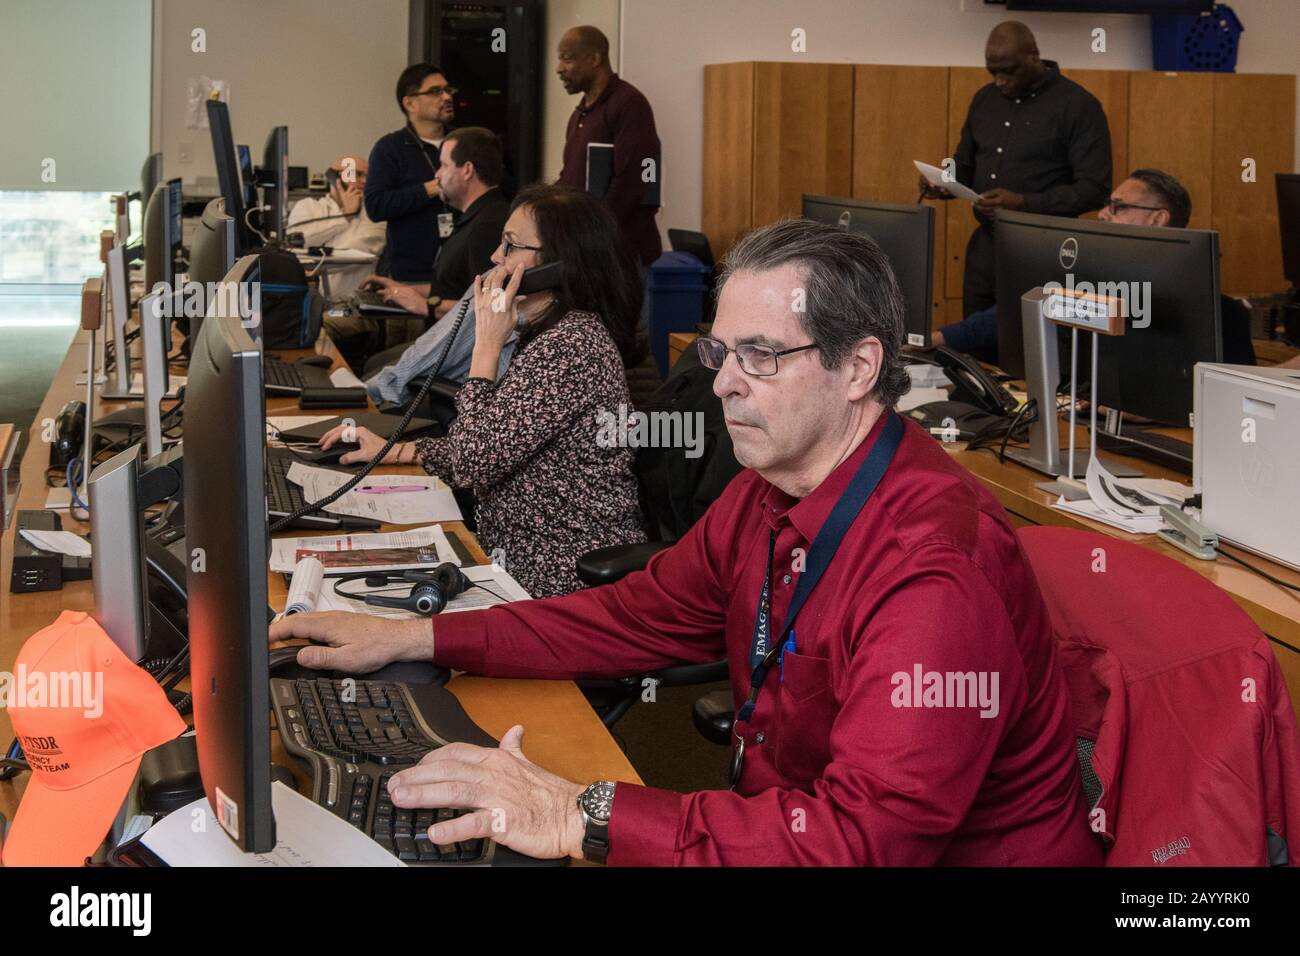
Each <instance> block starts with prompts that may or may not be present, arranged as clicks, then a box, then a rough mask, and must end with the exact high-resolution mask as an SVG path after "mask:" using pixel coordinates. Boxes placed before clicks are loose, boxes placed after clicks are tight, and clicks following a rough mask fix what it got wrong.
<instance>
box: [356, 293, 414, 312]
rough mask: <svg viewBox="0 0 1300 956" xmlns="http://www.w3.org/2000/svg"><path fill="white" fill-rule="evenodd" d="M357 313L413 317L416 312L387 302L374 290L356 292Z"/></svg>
mask: <svg viewBox="0 0 1300 956" xmlns="http://www.w3.org/2000/svg"><path fill="white" fill-rule="evenodd" d="M356 304H357V311H358V312H360V313H361V314H362V315H399V316H413V315H415V313H414V312H409V311H407V310H406V309H403V308H402V307H401V306H400V305H395V304H393V303H392V302H385V301H384V300H383V298H382V297H381V296H380V295H379V293H378V292H375V291H374V290H373V289H358V290H357V292H356Z"/></svg>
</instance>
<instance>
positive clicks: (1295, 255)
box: [1277, 173, 1300, 287]
mask: <svg viewBox="0 0 1300 956" xmlns="http://www.w3.org/2000/svg"><path fill="white" fill-rule="evenodd" d="M1277 226H1278V229H1279V230H1281V232H1282V274H1283V275H1285V276H1286V278H1287V281H1288V282H1290V283H1291V285H1293V286H1298V287H1300V173H1278V174H1277Z"/></svg>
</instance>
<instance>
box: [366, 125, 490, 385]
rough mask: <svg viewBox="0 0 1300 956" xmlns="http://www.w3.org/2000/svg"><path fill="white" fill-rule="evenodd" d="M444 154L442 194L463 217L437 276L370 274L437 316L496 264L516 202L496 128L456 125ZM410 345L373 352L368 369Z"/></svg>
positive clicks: (399, 298)
mask: <svg viewBox="0 0 1300 956" xmlns="http://www.w3.org/2000/svg"><path fill="white" fill-rule="evenodd" d="M440 158H441V165H440V166H439V167H438V183H439V186H440V188H441V190H442V197H443V199H444V200H445V201H446V202H447V204H448V205H450V206H451V207H452V208H454V209H457V210H460V219H459V220H458V221H457V222H456V227H455V229H454V231H453V232H452V234H451V236H450V237H448V238H447V239H445V240H444V241H443V243H442V247H441V248H440V249H439V250H438V258H437V259H436V260H435V261H434V267H433V280H432V281H431V282H429V283H427V284H422V283H417V284H409V285H408V284H404V283H400V282H396V281H394V280H392V279H388V278H385V277H383V276H371V277H370V279H369V282H370V284H371V285H372V286H374V287H376V288H377V289H379V294H380V295H381V296H382V297H383V298H384V301H386V302H392V303H393V304H395V305H399V306H401V307H402V308H404V309H406V310H407V311H409V312H413V313H415V314H416V315H423V316H428V317H429V318H432V319H434V320H435V321H436V320H438V319H441V318H442V317H443V316H444V315H446V314H447V313H448V312H450V311H452V309H453V308H455V306H456V303H457V302H458V301H459V300H460V298H461V296H463V295H464V293H465V290H466V289H468V288H469V287H470V285H471V284H472V283H473V281H474V277H475V276H477V275H479V274H480V273H483V272H486V271H487V270H488V269H490V268H491V267H492V253H493V252H495V251H496V249H497V247H498V246H500V245H501V231H502V230H503V229H504V228H505V223H506V219H507V218H508V217H509V215H510V203H509V201H508V200H507V199H506V197H505V196H504V195H503V194H502V192H501V180H502V178H503V176H504V170H505V167H504V162H503V159H502V150H501V141H500V139H498V138H497V135H496V134H495V133H493V132H492V131H491V130H488V129H484V128H483V127H481V126H467V127H465V128H464V129H458V130H455V131H454V132H451V133H449V134H447V138H446V139H445V140H443V143H442V151H441V156H440ZM471 324H472V323H471ZM409 345H410V343H409V342H408V343H404V344H403V345H399V346H397V347H396V348H392V349H389V350H387V351H385V352H380V353H379V354H378V355H375V356H374V357H372V358H371V359H370V361H368V362H367V363H366V374H367V375H369V374H371V373H372V372H374V371H376V370H378V369H380V368H383V367H384V366H385V365H391V364H392V363H394V362H396V361H397V360H398V358H400V357H401V355H402V353H403V352H404V351H405V350H406V349H407V347H408V346H409Z"/></svg>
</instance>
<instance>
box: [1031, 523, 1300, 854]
mask: <svg viewBox="0 0 1300 956" xmlns="http://www.w3.org/2000/svg"><path fill="white" fill-rule="evenodd" d="M1016 535H1017V537H1018V538H1019V539H1020V543H1021V546H1022V547H1023V549H1024V552H1025V554H1026V556H1027V557H1028V559H1029V563H1030V565H1031V566H1032V568H1033V571H1034V576H1035V577H1036V578H1037V579H1038V583H1039V587H1040V589H1041V591H1042V594H1043V598H1044V601H1045V603H1046V604H1047V610H1048V613H1049V614H1050V615H1051V620H1052V632H1053V634H1054V636H1055V639H1056V650H1057V655H1058V659H1059V660H1060V661H1061V664H1062V668H1063V670H1064V672H1065V680H1066V685H1067V687H1068V689H1069V694H1070V702H1071V715H1072V719H1073V720H1074V722H1075V727H1074V731H1075V739H1076V756H1077V758H1078V761H1079V767H1080V770H1081V771H1082V777H1083V780H1082V783H1083V791H1084V795H1085V798H1086V799H1087V801H1088V808H1089V811H1090V823H1091V824H1092V826H1093V830H1094V832H1097V834H1098V836H1099V837H1100V838H1101V840H1102V843H1103V844H1104V845H1105V846H1106V847H1107V851H1106V861H1105V865H1107V866H1133V865H1145V866H1150V865H1152V863H1153V862H1155V863H1163V862H1165V860H1164V859H1162V858H1161V855H1160V854H1161V853H1166V854H1169V855H1176V856H1178V857H1179V858H1180V859H1179V862H1180V863H1181V864H1183V865H1186V866H1260V865H1266V864H1267V865H1274V866H1276V865H1281V864H1286V863H1287V862H1288V861H1289V862H1291V863H1292V864H1294V863H1297V862H1300V729H1298V728H1297V726H1296V720H1295V714H1294V712H1293V710H1292V707H1291V699H1290V695H1289V694H1288V693H1287V687H1286V684H1285V682H1284V680H1283V677H1282V672H1281V668H1280V667H1279V666H1278V662H1277V660H1276V659H1275V657H1274V653H1273V650H1272V648H1271V647H1270V645H1269V640H1268V638H1267V637H1265V635H1264V634H1263V632H1262V631H1260V629H1259V627H1258V626H1257V625H1256V624H1255V622H1254V621H1252V620H1251V619H1250V618H1249V617H1248V616H1247V615H1246V613H1245V612H1244V611H1242V610H1241V608H1239V607H1237V605H1236V604H1235V603H1233V601H1232V599H1231V598H1229V597H1228V595H1227V593H1226V592H1224V591H1223V590H1222V589H1220V588H1219V587H1217V586H1216V585H1215V584H1214V583H1213V582H1212V581H1211V580H1210V579H1208V578H1206V577H1205V576H1203V575H1202V574H1200V573H1199V572H1197V571H1196V570H1193V569H1192V568H1191V567H1188V566H1187V565H1186V563H1184V562H1183V561H1180V560H1174V559H1172V558H1170V557H1168V556H1167V555H1166V554H1162V553H1161V552H1160V551H1157V550H1155V549H1153V548H1146V547H1143V546H1141V545H1137V544H1133V543H1130V542H1127V541H1121V540H1118V539H1116V538H1112V537H1110V536H1109V535H1105V534H1098V533H1096V532H1092V531H1080V530H1075V529H1070V528H1051V527H1025V528H1020V529H1019V530H1017V532H1016ZM1175 553H1176V552H1175ZM1188 834H1192V835H1193V836H1192V837H1191V838H1190V840H1188V841H1187V842H1186V843H1184V842H1182V841H1183V840H1184V838H1186V837H1187V835H1188ZM1171 840H1172V841H1174V842H1173V843H1170V841H1171ZM1288 842H1289V843H1290V848H1288V846H1287V844H1288Z"/></svg>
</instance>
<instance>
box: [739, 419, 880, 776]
mask: <svg viewBox="0 0 1300 956" xmlns="http://www.w3.org/2000/svg"><path fill="white" fill-rule="evenodd" d="M885 414H886V415H887V416H888V420H887V421H886V422H885V426H884V428H882V429H881V432H880V437H879V438H877V439H876V443H875V445H873V446H872V448H871V452H870V454H868V455H867V459H866V461H864V462H863V463H862V464H861V465H859V466H858V470H857V472H856V473H855V474H854V475H853V480H852V481H850V482H849V486H848V488H846V489H844V493H843V494H842V495H840V498H839V500H838V501H837V502H835V507H834V508H832V509H831V513H830V516H829V517H828V518H827V519H826V523H825V524H824V525H822V528H821V530H820V531H818V532H817V537H816V538H815V539H814V540H813V543H812V547H811V548H810V549H809V550H808V564H807V567H806V568H805V569H804V572H803V574H802V575H800V577H799V584H798V585H797V586H796V587H795V592H794V597H793V598H791V600H790V607H789V609H788V610H787V611H786V615H785V624H784V625H783V626H782V628H781V631H780V634H779V635H778V636H777V638H776V639H775V640H772V637H771V628H772V624H771V577H772V558H773V556H774V553H775V550H776V532H772V536H771V538H770V540H769V543H768V550H767V569H766V570H765V571H764V573H763V586H762V589H761V590H760V591H759V596H758V616H757V619H756V620H755V622H754V637H753V643H752V645H751V647H750V666H751V667H752V668H753V672H752V673H751V675H750V681H749V697H748V698H747V699H746V701H745V703H744V704H742V705H741V707H740V710H738V711H737V712H736V716H735V719H734V720H733V721H732V736H733V737H735V740H736V743H735V745H734V748H733V750H732V752H731V768H730V774H729V776H730V781H731V782H730V786H731V789H732V790H735V789H736V785H737V784H739V783H740V776H741V773H742V772H743V770H744V766H745V738H744V737H742V736H741V735H740V732H739V731H737V730H736V729H735V727H736V724H738V723H744V722H747V721H748V720H749V719H750V718H751V717H752V716H753V715H754V706H755V704H756V703H757V702H758V694H759V691H760V690H762V687H763V681H764V680H766V679H767V674H768V671H770V670H771V669H772V665H773V664H774V663H776V660H777V657H778V656H779V655H780V653H781V647H782V646H783V645H784V644H785V640H786V636H787V635H788V634H789V633H790V632H791V630H792V629H793V628H794V621H795V618H796V617H797V616H798V614H799V611H800V609H801V608H802V607H803V605H804V602H805V601H807V600H808V595H809V594H811V593H812V590H813V588H815V587H816V586H817V582H818V581H820V580H821V577H822V574H823V573H825V571H826V568H827V566H828V565H829V564H830V563H831V558H833V557H834V556H835V552H836V551H837V550H839V546H840V543H841V542H842V541H843V540H844V535H845V534H847V533H848V530H849V528H850V527H852V525H853V522H854V520H855V519H856V518H857V516H858V514H859V513H860V512H861V511H862V509H863V508H864V507H866V504H867V501H868V500H869V499H870V498H871V495H872V493H873V492H874V491H875V490H876V486H877V485H878V484H880V479H881V478H883V477H884V474H885V469H886V468H888V467H889V463H890V462H891V461H893V458H894V452H895V451H897V450H898V443H899V441H901V440H902V437H903V421H902V419H901V418H899V417H898V416H897V415H896V414H894V412H893V411H888V412H886V413H885ZM754 742H755V743H762V742H763V735H762V734H761V733H759V734H756V735H755V738H754Z"/></svg>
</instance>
